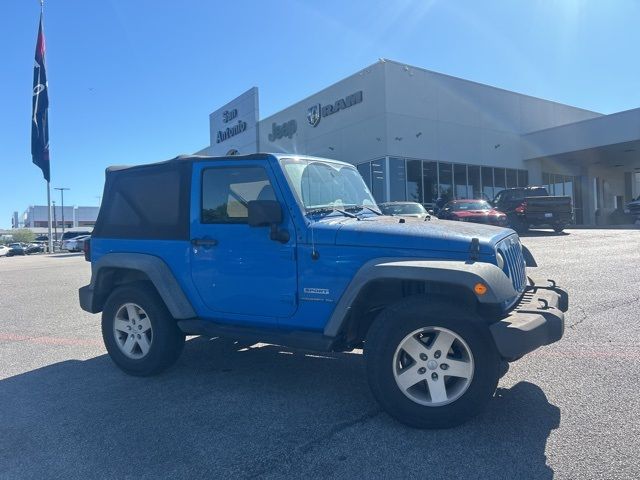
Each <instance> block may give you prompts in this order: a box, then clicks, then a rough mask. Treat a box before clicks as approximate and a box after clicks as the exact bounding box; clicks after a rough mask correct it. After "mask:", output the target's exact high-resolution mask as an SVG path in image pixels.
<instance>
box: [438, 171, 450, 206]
mask: <svg viewBox="0 0 640 480" xmlns="http://www.w3.org/2000/svg"><path fill="white" fill-rule="evenodd" d="M438 169H439V170H438V174H439V177H438V178H439V180H440V185H439V187H440V188H439V191H438V193H439V194H440V196H441V197H442V198H443V199H444V200H445V201H449V200H452V199H453V190H452V189H453V165H451V164H450V163H444V162H438Z"/></svg>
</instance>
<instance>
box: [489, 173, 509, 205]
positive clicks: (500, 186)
mask: <svg viewBox="0 0 640 480" xmlns="http://www.w3.org/2000/svg"><path fill="white" fill-rule="evenodd" d="M493 187H494V188H493V196H494V197H495V196H496V195H497V194H498V192H500V191H501V190H504V189H505V188H506V183H505V169H504V168H494V169H493ZM492 200H493V199H492Z"/></svg>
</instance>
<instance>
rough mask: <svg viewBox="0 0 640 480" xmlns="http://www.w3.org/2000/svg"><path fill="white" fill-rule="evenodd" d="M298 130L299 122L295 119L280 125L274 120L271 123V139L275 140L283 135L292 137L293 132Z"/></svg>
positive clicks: (271, 140)
mask: <svg viewBox="0 0 640 480" xmlns="http://www.w3.org/2000/svg"><path fill="white" fill-rule="evenodd" d="M297 131H298V122H296V121H295V120H289V121H288V122H284V123H283V124H282V125H278V124H277V123H275V122H273V123H272V124H271V133H270V134H269V141H270V142H273V141H275V140H279V139H281V138H282V137H287V138H291V137H293V134H294V133H296V132H297Z"/></svg>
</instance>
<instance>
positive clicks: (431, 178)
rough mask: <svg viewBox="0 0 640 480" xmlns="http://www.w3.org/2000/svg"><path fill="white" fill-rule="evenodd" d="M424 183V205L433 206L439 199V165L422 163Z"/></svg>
mask: <svg viewBox="0 0 640 480" xmlns="http://www.w3.org/2000/svg"><path fill="white" fill-rule="evenodd" d="M422 181H423V182H424V199H423V201H422V203H424V204H427V205H433V204H435V202H436V198H438V163H437V162H427V161H425V162H422Z"/></svg>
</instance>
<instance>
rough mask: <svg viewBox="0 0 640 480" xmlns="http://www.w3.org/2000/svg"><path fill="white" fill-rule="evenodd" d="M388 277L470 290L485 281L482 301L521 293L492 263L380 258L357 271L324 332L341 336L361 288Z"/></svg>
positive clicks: (505, 300)
mask: <svg viewBox="0 0 640 480" xmlns="http://www.w3.org/2000/svg"><path fill="white" fill-rule="evenodd" d="M387 278H388V279H401V280H418V281H433V282H439V283H449V284H453V285H461V286H464V287H465V288H467V289H469V290H470V291H473V287H474V285H475V284H476V283H478V282H482V283H483V284H485V285H486V286H487V292H486V293H485V294H484V295H475V296H476V298H477V299H478V301H479V302H480V303H493V304H504V303H509V302H510V301H514V300H515V299H516V298H517V297H518V296H519V292H518V291H516V290H515V289H514V288H513V285H512V283H511V280H510V279H509V277H507V275H506V274H505V273H504V272H503V271H502V270H501V269H500V268H498V267H497V266H496V265H493V264H492V263H486V262H462V261H459V260H457V261H456V260H425V259H410V258H378V259H374V260H371V261H369V262H367V263H365V264H364V265H363V266H362V267H360V269H359V270H358V272H357V273H356V274H355V276H354V277H353V279H352V280H351V283H349V286H348V287H347V289H346V290H345V291H344V293H343V294H342V296H341V297H340V300H339V301H338V304H337V305H336V308H335V309H334V311H333V313H332V314H331V318H330V319H329V322H327V325H326V326H325V328H324V335H326V336H328V337H335V336H337V335H338V333H339V332H340V329H341V327H342V324H343V322H344V321H345V320H346V318H347V315H348V313H349V310H350V308H351V305H352V304H353V302H354V301H355V299H356V298H357V296H358V294H359V293H360V291H361V290H362V289H363V288H364V287H365V286H366V285H367V284H368V283H369V282H371V281H374V280H381V279H387Z"/></svg>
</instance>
